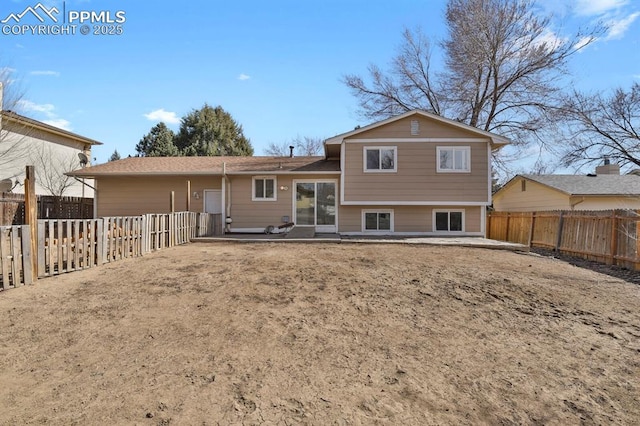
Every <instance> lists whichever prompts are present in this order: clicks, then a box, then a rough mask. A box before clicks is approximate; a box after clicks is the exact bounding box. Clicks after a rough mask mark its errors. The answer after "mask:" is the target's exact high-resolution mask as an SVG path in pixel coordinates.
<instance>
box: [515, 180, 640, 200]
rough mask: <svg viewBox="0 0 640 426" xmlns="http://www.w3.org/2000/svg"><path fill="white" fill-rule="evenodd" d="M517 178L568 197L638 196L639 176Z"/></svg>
mask: <svg viewBox="0 0 640 426" xmlns="http://www.w3.org/2000/svg"><path fill="white" fill-rule="evenodd" d="M519 176H521V177H522V178H525V179H528V180H532V181H534V182H538V183H540V184H542V185H546V186H548V187H550V188H554V189H557V190H558V191H562V192H564V193H565V194H569V195H640V176H636V175H597V176H596V175H519ZM517 177H518V176H516V178H517ZM516 178H514V180H515V179H516ZM505 186H506V185H505Z"/></svg>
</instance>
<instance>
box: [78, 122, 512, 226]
mask: <svg viewBox="0 0 640 426" xmlns="http://www.w3.org/2000/svg"><path fill="white" fill-rule="evenodd" d="M507 143H508V141H507V140H506V139H504V138H501V137H499V136H497V135H494V134H491V133H488V132H483V131H480V130H478V129H475V128H472V127H469V126H466V125H463V124H460V123H457V122H454V121H451V120H447V119H444V118H441V117H439V116H435V115H433V114H428V113H425V112H422V111H411V112H408V113H405V114H403V115H400V116H398V117H393V118H391V119H388V120H384V121H381V122H378V123H374V124H372V125H369V126H366V127H363V128H357V129H355V130H354V131H351V132H347V133H344V134H341V135H337V136H335V137H333V138H330V139H327V140H326V141H325V156H324V157H293V158H290V157H208V158H206V157H191V158H189V157H180V158H176V159H157V158H156V159H154V158H129V159H124V160H120V161H116V162H111V163H107V164H105V165H99V166H94V167H92V168H91V170H80V171H76V172H73V173H72V174H73V175H75V176H86V177H89V176H90V177H93V178H95V179H96V187H97V196H96V207H97V209H96V211H97V215H98V216H112V215H125V214H127V215H129V214H142V213H161V212H166V211H168V210H169V202H168V199H169V198H168V197H169V193H170V192H171V191H173V192H174V193H175V200H176V202H175V209H176V210H183V209H186V207H187V200H188V201H189V205H190V208H191V210H194V211H206V212H210V213H217V214H221V215H222V216H223V217H224V218H225V221H226V223H227V228H226V231H227V232H263V231H264V229H265V228H266V227H267V226H269V225H273V226H276V228H277V226H278V225H280V224H283V223H287V222H292V223H294V224H295V225H296V226H309V227H314V229H315V231H316V232H318V233H335V232H338V233H340V234H344V235H380V234H383V235H387V234H397V235H469V236H483V235H484V234H485V219H486V209H487V206H489V205H490V204H491V192H490V188H491V153H492V150H495V149H498V148H500V147H501V146H502V145H504V144H507Z"/></svg>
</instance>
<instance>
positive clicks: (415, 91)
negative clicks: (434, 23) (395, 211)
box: [343, 0, 604, 144]
mask: <svg viewBox="0 0 640 426" xmlns="http://www.w3.org/2000/svg"><path fill="white" fill-rule="evenodd" d="M445 19H446V24H447V27H448V37H447V39H446V40H444V41H443V42H442V43H440V45H439V46H440V47H441V48H442V49H443V53H444V58H445V65H444V69H442V70H441V71H440V72H438V73H436V72H434V71H433V70H432V69H431V65H432V62H431V43H430V41H429V40H428V39H427V38H426V37H424V36H423V35H422V33H421V32H420V31H419V30H416V31H410V30H405V32H404V38H403V45H402V47H401V49H400V51H399V52H398V54H397V55H396V56H395V58H394V59H393V60H392V62H391V68H390V70H389V71H388V72H387V73H384V72H383V71H381V70H380V69H379V68H378V67H377V66H375V65H371V66H370V67H369V73H370V83H369V84H367V83H365V81H364V79H363V78H361V77H359V76H357V75H347V76H345V77H344V79H343V81H344V83H345V84H346V85H347V86H348V87H349V88H350V89H351V92H352V93H353V95H354V96H356V97H357V98H358V101H359V104H360V110H361V113H362V115H363V116H365V117H366V118H370V119H382V118H387V117H389V116H391V115H395V114H397V113H400V112H406V111H408V110H411V109H414V108H419V109H423V110H426V111H430V112H433V113H436V114H440V115H443V116H447V117H451V118H453V119H455V120H458V121H460V122H462V123H465V124H468V125H471V126H474V127H477V128H480V129H482V130H486V131H492V132H496V133H499V134H502V135H504V136H506V137H508V138H510V139H511V140H513V141H514V142H516V143H522V144H525V143H528V142H532V141H537V142H541V143H542V142H544V141H545V137H544V136H545V135H544V131H545V130H549V129H550V127H549V126H550V125H553V123H554V119H555V116H554V113H555V112H556V111H557V110H556V107H557V106H558V104H559V102H560V93H561V88H560V87H559V79H560V78H561V77H563V76H564V75H566V70H565V65H566V63H567V61H568V59H569V57H570V56H571V55H572V54H574V53H575V52H577V51H578V50H579V49H581V48H584V47H585V46H587V45H588V44H589V43H591V42H592V41H593V40H595V39H596V37H597V36H598V35H599V34H600V33H601V32H602V31H603V30H604V28H601V27H596V28H594V29H592V30H588V31H579V32H577V33H576V34H574V35H573V36H572V37H570V38H560V37H558V36H556V35H554V34H553V33H552V32H551V31H550V29H549V27H550V25H549V24H550V19H551V18H550V17H548V16H547V17H544V16H543V17H540V16H539V15H538V13H537V11H536V9H535V3H534V2H533V1H530V0H449V2H448V4H447V9H446V13H445Z"/></svg>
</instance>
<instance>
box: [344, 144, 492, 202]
mask: <svg viewBox="0 0 640 426" xmlns="http://www.w3.org/2000/svg"><path fill="white" fill-rule="evenodd" d="M375 146H397V159H396V163H397V172H395V173H375V172H364V170H363V161H364V160H363V149H364V147H375ZM438 146H441V147H442V146H468V147H470V150H471V151H470V159H469V161H470V167H471V171H470V172H463V173H451V172H448V173H445V172H440V173H438V172H437V167H436V166H437V163H436V161H437V158H436V147H438ZM488 167H489V164H488V142H487V143H482V142H480V143H478V142H471V143H434V142H400V143H393V144H390V143H354V142H346V145H345V171H344V175H345V184H344V185H345V193H344V199H345V201H347V202H348V201H360V202H362V201H395V202H398V201H413V202H415V201H418V202H419V201H434V202H438V201H444V202H447V201H450V202H488V185H489V183H488Z"/></svg>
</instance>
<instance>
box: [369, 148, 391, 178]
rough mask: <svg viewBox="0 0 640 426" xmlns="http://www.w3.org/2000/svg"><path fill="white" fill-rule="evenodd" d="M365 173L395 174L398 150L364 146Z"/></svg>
mask: <svg viewBox="0 0 640 426" xmlns="http://www.w3.org/2000/svg"><path fill="white" fill-rule="evenodd" d="M363 151H364V161H363V162H364V171H365V172H395V171H397V164H396V157H397V153H398V148H397V147H395V146H376V147H371V146H365V147H364V150H363Z"/></svg>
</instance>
